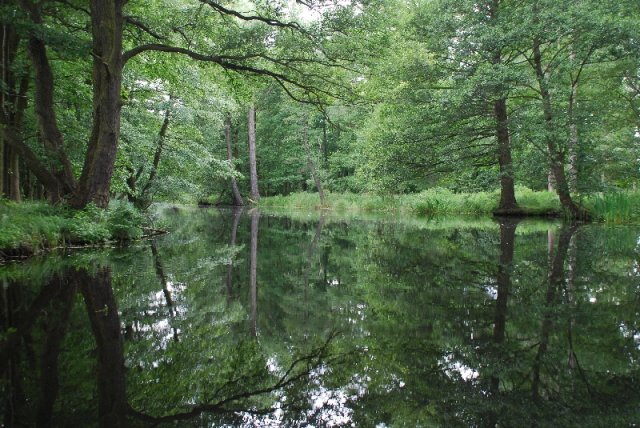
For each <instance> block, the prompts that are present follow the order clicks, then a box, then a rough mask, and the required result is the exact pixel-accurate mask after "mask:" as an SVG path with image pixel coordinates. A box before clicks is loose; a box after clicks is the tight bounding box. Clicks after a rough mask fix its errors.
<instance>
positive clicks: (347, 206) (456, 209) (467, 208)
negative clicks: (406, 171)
mask: <svg viewBox="0 0 640 428" xmlns="http://www.w3.org/2000/svg"><path fill="white" fill-rule="evenodd" d="M516 196H517V198H518V201H519V205H520V208H521V209H522V215H523V216H534V217H560V218H562V216H563V213H562V207H561V205H560V201H559V200H558V197H557V195H556V194H555V193H552V192H548V191H533V190H531V189H528V188H526V187H520V186H518V187H516ZM499 199H500V192H499V191H498V190H496V191H493V192H474V193H453V192H452V191H451V190H448V189H445V188H433V189H429V190H425V191H422V192H420V193H416V194H408V195H396V196H380V195H374V194H354V193H327V198H326V201H325V204H324V205H321V204H320V202H319V200H318V195H317V194H316V193H309V192H303V193H291V194H289V195H287V196H272V197H267V198H263V199H261V200H260V204H259V205H260V207H261V208H266V209H269V210H307V211H308V210H320V211H335V212H337V213H369V212H371V213H404V214H413V215H418V216H441V215H449V214H454V215H471V216H478V215H483V216H486V215H491V214H492V213H494V212H495V210H496V208H497V206H498V200H499ZM581 202H582V203H583V204H584V206H586V207H587V208H588V209H589V211H590V212H591V213H592V215H593V219H594V220H596V221H603V222H605V223H614V224H623V223H626V224H628V223H637V222H639V221H640V192H635V191H626V192H614V193H597V194H593V195H589V196H588V197H586V198H584V200H582V201H581Z"/></svg>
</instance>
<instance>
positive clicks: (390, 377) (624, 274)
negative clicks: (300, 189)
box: [0, 206, 640, 428]
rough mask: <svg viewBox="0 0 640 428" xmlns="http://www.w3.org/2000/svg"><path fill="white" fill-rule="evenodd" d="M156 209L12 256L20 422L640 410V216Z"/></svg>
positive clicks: (398, 423) (431, 421) (9, 301)
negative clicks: (110, 232) (150, 233)
mask: <svg viewBox="0 0 640 428" xmlns="http://www.w3.org/2000/svg"><path fill="white" fill-rule="evenodd" d="M154 215H155V221H156V224H157V225H158V227H164V228H167V229H168V230H170V233H168V234H166V235H163V236H159V237H157V238H155V239H153V240H145V241H140V242H137V243H134V244H133V245H131V246H129V247H127V248H104V249H86V250H74V251H66V252H63V251H58V252H52V253H50V254H48V255H46V256H41V257H35V258H32V259H30V260H28V261H25V262H23V263H13V264H9V265H6V266H1V267H0V281H1V283H2V285H3V287H2V294H1V296H0V297H1V303H2V304H1V308H0V314H1V320H0V321H1V325H2V330H1V332H0V369H1V370H2V380H1V383H0V390H1V391H2V401H1V404H0V412H1V413H2V418H3V425H4V426H5V427H14V426H16V427H17V426H74V427H75V426H78V427H79V426H83V427H84V426H104V427H118V426H132V427H138V426H140V427H143V426H198V427H201V426H216V427H217V426H228V427H239V426H247V427H253V426H274V427H276V426H283V427H289V426H311V427H339V426H361V427H380V428H382V427H418V426H428V427H431V426H443V427H455V426H460V427H480V426H491V427H493V426H500V427H511V426H541V427H542V426H549V427H558V426H563V427H568V426H576V427H588V426H593V427H596V426H598V427H601V426H608V427H614V426H635V425H633V424H634V423H638V421H639V420H640V265H639V262H640V245H639V238H640V227H637V226H603V225H581V226H569V225H563V224H562V223H559V222H545V221H530V220H527V221H519V222H518V221H514V220H494V219H488V218H483V219H468V218H447V219H417V218H401V217H394V216H386V217H383V216H367V217H358V216H340V215H337V214H335V213H326V214H324V215H321V214H320V213H315V214H313V215H310V214H305V213H273V212H271V213H267V212H262V213H260V212H258V211H257V210H251V211H244V212H240V211H236V212H234V211H230V210H218V209H193V208H176V207H166V206H165V207H158V208H157V210H156V213H155V214H154Z"/></svg>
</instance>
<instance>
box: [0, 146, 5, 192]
mask: <svg viewBox="0 0 640 428" xmlns="http://www.w3.org/2000/svg"><path fill="white" fill-rule="evenodd" d="M4 174H5V168H4V135H2V134H0V198H2V196H3V195H4Z"/></svg>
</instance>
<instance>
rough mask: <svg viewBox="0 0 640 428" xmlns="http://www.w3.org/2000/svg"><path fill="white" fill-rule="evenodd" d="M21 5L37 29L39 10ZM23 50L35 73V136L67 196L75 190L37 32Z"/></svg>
mask: <svg viewBox="0 0 640 428" xmlns="http://www.w3.org/2000/svg"><path fill="white" fill-rule="evenodd" d="M22 6H23V8H24V9H26V10H27V11H28V12H29V15H30V18H31V21H32V22H33V23H34V24H36V26H41V25H42V16H41V13H40V9H39V7H40V6H39V5H38V4H37V3H33V2H31V1H29V0H22ZM27 49H28V51H29V57H30V58H31V64H32V65H33V69H34V71H35V80H34V82H35V88H34V89H35V90H34V94H35V103H34V109H35V113H36V118H37V123H38V131H39V134H40V135H39V136H40V139H41V140H42V143H43V145H44V148H45V150H46V152H47V155H48V157H49V158H50V160H51V164H52V168H51V170H52V172H53V173H54V175H55V176H56V177H58V178H59V180H60V182H61V184H62V186H63V191H64V193H65V194H69V193H71V192H73V190H74V188H75V185H76V183H75V177H74V175H73V170H72V167H71V162H70V161H69V158H68V157H67V155H66V153H65V151H64V140H63V138H62V132H60V129H59V128H58V122H57V119H56V111H55V108H54V100H53V88H54V79H53V72H52V71H51V65H50V64H49V59H48V57H47V51H46V47H45V44H44V41H42V40H41V39H40V38H39V37H38V33H35V32H34V33H33V34H31V36H30V37H29V43H28V46H27Z"/></svg>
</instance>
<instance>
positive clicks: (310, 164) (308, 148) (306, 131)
mask: <svg viewBox="0 0 640 428" xmlns="http://www.w3.org/2000/svg"><path fill="white" fill-rule="evenodd" d="M302 143H303V144H304V149H305V151H306V152H307V167H308V168H309V172H310V173H311V176H312V177H313V181H314V182H315V184H316V189H318V194H319V195H320V204H321V205H324V191H323V190H322V183H321V182H320V177H319V176H318V171H317V170H316V166H315V164H314V163H313V158H312V153H311V146H310V145H309V121H308V120H306V119H305V121H304V131H303V135H302Z"/></svg>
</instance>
